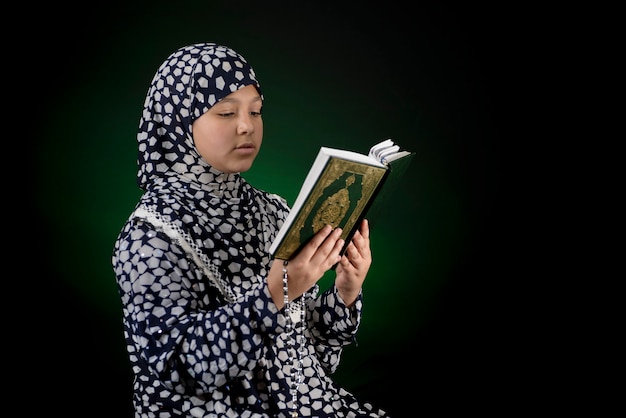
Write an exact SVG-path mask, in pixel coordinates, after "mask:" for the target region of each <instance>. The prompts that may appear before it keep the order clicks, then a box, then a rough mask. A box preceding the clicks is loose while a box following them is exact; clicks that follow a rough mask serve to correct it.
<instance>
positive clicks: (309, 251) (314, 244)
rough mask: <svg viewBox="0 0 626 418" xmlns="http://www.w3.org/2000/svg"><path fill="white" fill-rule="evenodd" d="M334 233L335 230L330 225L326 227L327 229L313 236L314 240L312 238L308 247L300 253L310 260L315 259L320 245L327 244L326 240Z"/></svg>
mask: <svg viewBox="0 0 626 418" xmlns="http://www.w3.org/2000/svg"><path fill="white" fill-rule="evenodd" d="M332 231H333V228H332V226H330V225H326V226H325V227H323V228H322V229H320V230H319V231H317V233H316V234H315V235H313V238H311V240H310V241H309V242H308V243H307V245H305V246H304V247H303V248H302V251H300V253H301V254H304V255H306V256H307V257H308V259H310V258H311V257H313V255H315V253H316V252H317V250H318V248H319V247H320V245H322V244H323V243H324V242H325V240H326V238H327V237H328V236H329V235H330V234H331V233H332Z"/></svg>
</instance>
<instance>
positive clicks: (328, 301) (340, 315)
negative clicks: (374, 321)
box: [311, 286, 363, 373]
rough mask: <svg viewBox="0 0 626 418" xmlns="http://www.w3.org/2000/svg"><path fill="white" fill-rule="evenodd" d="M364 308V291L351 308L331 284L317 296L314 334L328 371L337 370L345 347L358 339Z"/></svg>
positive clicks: (314, 310)
mask: <svg viewBox="0 0 626 418" xmlns="http://www.w3.org/2000/svg"><path fill="white" fill-rule="evenodd" d="M362 309H363V294H362V291H361V293H359V296H358V298H357V300H356V301H355V303H354V304H353V305H352V306H351V307H349V308H348V307H347V306H346V304H345V303H344V301H343V300H342V299H341V297H340V296H339V292H338V290H337V288H336V287H335V286H331V287H330V288H329V289H327V290H326V291H325V292H323V293H322V294H321V295H320V296H318V297H317V298H316V299H315V302H314V309H313V312H312V315H311V321H312V322H313V326H312V331H311V336H312V338H313V345H314V346H315V350H316V352H317V354H318V357H319V360H320V362H321V364H322V366H323V367H324V368H325V369H326V370H327V371H328V372H330V373H334V372H335V371H336V369H337V367H338V365H339V360H340V359H341V354H342V352H343V349H344V348H345V347H346V346H348V345H350V344H352V343H353V342H354V341H355V340H356V334H357V331H358V329H359V326H360V324H361V316H362Z"/></svg>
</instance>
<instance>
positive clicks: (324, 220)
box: [313, 173, 356, 231]
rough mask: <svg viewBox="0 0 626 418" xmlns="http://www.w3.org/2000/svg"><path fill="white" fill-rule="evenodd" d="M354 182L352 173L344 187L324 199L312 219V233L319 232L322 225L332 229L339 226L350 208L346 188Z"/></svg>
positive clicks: (348, 194)
mask: <svg viewBox="0 0 626 418" xmlns="http://www.w3.org/2000/svg"><path fill="white" fill-rule="evenodd" d="M355 180H356V177H355V175H354V173H352V175H351V176H350V177H348V178H347V179H346V187H344V188H343V189H341V190H339V191H338V192H337V193H335V194H333V195H332V196H329V197H328V198H326V201H325V202H324V204H322V206H321V207H320V208H319V210H318V211H317V213H316V214H315V217H314V218H313V230H314V231H319V230H320V229H322V228H323V227H324V225H332V227H333V228H336V227H337V226H338V225H339V223H340V222H341V221H342V220H343V217H344V216H346V213H347V212H348V208H349V207H350V193H348V187H350V186H351V185H352V184H353V183H354V182H355Z"/></svg>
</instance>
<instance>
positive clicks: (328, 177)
mask: <svg viewBox="0 0 626 418" xmlns="http://www.w3.org/2000/svg"><path fill="white" fill-rule="evenodd" d="M388 141H389V140H388ZM333 153H336V154H337V155H332V154H333ZM413 155H414V153H408V152H403V154H401V156H400V157H399V158H398V159H395V160H392V161H391V162H381V161H378V160H376V159H374V158H371V157H368V156H364V155H362V154H358V155H357V154H356V153H352V152H346V151H342V150H334V149H330V148H325V147H322V149H321V150H320V153H319V154H318V156H317V158H316V160H315V162H314V164H313V166H312V168H311V170H310V171H309V174H308V175H307V178H306V179H305V182H304V185H303V189H302V190H301V191H300V194H299V195H298V198H297V199H296V203H295V204H294V207H293V209H292V213H290V215H289V217H288V218H287V219H286V221H285V224H284V225H283V227H282V228H281V229H280V231H279V233H278V235H277V237H276V239H275V241H274V242H273V243H272V245H271V247H270V252H271V253H272V254H273V255H274V257H275V258H280V259H285V260H289V259H291V258H292V257H293V256H295V255H296V254H297V253H298V251H299V250H300V249H301V248H302V246H304V245H305V244H306V243H307V242H308V241H309V240H310V239H311V238H312V237H313V235H315V234H316V233H317V232H318V231H319V230H320V229H321V228H323V227H324V225H332V226H333V228H338V227H339V228H342V229H343V232H342V235H341V238H343V239H345V240H346V245H345V246H344V248H343V249H342V254H343V252H344V251H345V249H346V248H347V245H348V243H349V241H350V239H351V238H352V236H353V235H354V233H355V232H356V230H357V228H358V226H359V225H360V222H361V220H362V219H363V218H364V217H366V215H367V217H368V219H370V217H369V213H372V215H373V216H378V212H380V211H381V206H383V205H384V203H382V204H381V199H379V197H377V196H378V195H382V194H383V191H384V195H388V194H389V193H392V192H393V189H394V188H395V186H396V185H397V182H398V178H399V177H401V176H402V175H403V173H404V171H405V170H406V167H407V166H408V164H409V162H410V160H411V159H412V157H413ZM311 184H313V186H312V187H311V188H310V191H308V192H306V190H305V189H306V188H307V185H309V186H310V185H311ZM305 192H306V193H305ZM374 201H376V202H377V204H376V205H373V202H374ZM370 210H372V211H373V212H370Z"/></svg>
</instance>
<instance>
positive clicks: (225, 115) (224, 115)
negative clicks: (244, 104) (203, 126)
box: [218, 112, 235, 118]
mask: <svg viewBox="0 0 626 418" xmlns="http://www.w3.org/2000/svg"><path fill="white" fill-rule="evenodd" d="M234 114H235V112H223V113H218V115H219V116H220V117H222V118H227V117H230V116H232V115H234Z"/></svg>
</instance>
